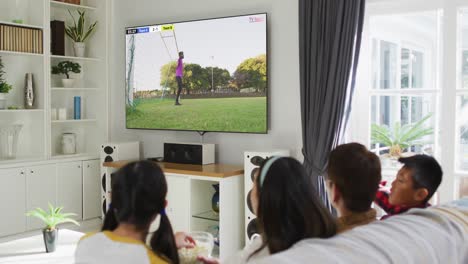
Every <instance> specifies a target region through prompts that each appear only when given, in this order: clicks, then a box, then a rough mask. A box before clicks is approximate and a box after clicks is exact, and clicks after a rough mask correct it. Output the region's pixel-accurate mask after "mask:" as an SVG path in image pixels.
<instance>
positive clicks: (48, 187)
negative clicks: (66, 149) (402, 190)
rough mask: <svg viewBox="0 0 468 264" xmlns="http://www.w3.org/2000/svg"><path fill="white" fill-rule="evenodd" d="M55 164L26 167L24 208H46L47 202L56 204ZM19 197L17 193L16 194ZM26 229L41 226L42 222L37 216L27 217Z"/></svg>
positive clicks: (42, 225)
mask: <svg viewBox="0 0 468 264" xmlns="http://www.w3.org/2000/svg"><path fill="white" fill-rule="evenodd" d="M56 189H57V182H56V166H55V164H47V165H40V166H32V167H29V168H26V210H27V211H29V210H33V209H35V208H37V207H40V208H42V209H44V210H48V209H47V208H48V204H49V203H51V204H52V205H56V196H57V191H56ZM18 197H19V195H18ZM26 223H27V226H26V227H27V230H33V229H39V228H43V227H44V226H45V225H44V222H42V221H41V220H39V219H37V218H33V217H28V218H27V221H26Z"/></svg>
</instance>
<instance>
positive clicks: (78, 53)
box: [73, 42, 86, 57]
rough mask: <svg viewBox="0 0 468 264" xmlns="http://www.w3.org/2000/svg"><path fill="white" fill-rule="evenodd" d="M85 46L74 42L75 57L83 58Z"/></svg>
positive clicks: (82, 43)
mask: <svg viewBox="0 0 468 264" xmlns="http://www.w3.org/2000/svg"><path fill="white" fill-rule="evenodd" d="M85 49H86V45H85V43H84V42H75V43H74V44H73V50H74V51H75V57H84V56H85Z"/></svg>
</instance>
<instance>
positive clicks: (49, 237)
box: [42, 229, 58, 253]
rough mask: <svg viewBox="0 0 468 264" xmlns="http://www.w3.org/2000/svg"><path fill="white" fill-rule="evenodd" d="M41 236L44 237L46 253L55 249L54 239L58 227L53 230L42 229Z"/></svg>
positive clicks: (56, 237) (55, 239) (56, 235)
mask: <svg viewBox="0 0 468 264" xmlns="http://www.w3.org/2000/svg"><path fill="white" fill-rule="evenodd" d="M42 236H43V237H44V245H45V248H46V252H47V253H51V252H54V251H55V241H57V239H58V229H54V230H47V229H43V230H42Z"/></svg>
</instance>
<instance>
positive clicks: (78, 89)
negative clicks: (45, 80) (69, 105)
mask: <svg viewBox="0 0 468 264" xmlns="http://www.w3.org/2000/svg"><path fill="white" fill-rule="evenodd" d="M50 89H51V90H52V91H64V92H66V91H97V90H99V88H84V87H76V88H65V87H52V88H50Z"/></svg>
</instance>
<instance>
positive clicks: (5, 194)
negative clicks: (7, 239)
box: [0, 169, 26, 236]
mask: <svg viewBox="0 0 468 264" xmlns="http://www.w3.org/2000/svg"><path fill="white" fill-rule="evenodd" d="M0 212H2V215H4V216H5V217H2V220H1V221H0V236H6V235H11V234H15V233H21V232H24V231H25V230H26V215H25V212H26V179H25V176H24V171H23V169H4V170H0Z"/></svg>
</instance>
